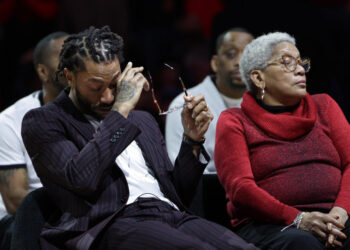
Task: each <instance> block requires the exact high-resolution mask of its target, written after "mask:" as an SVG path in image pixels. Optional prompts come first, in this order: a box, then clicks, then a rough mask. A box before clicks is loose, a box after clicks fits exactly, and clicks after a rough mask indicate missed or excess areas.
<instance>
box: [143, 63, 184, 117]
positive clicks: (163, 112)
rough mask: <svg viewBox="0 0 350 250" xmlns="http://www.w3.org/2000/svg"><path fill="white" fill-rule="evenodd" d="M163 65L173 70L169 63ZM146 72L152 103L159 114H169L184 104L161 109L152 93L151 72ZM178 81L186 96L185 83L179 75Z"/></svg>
mask: <svg viewBox="0 0 350 250" xmlns="http://www.w3.org/2000/svg"><path fill="white" fill-rule="evenodd" d="M164 65H165V66H166V67H167V68H169V69H171V70H175V69H174V68H173V67H171V66H170V65H169V64H167V63H164ZM147 74H148V78H149V80H150V85H151V91H152V99H153V102H154V104H155V105H156V107H157V109H158V111H159V115H167V114H169V113H171V112H174V111H176V110H179V109H182V108H183V107H184V106H185V104H183V105H181V106H175V107H172V108H170V109H168V110H166V111H163V110H162V109H161V108H160V106H159V103H158V101H157V98H156V95H155V94H154V89H153V80H152V76H151V74H150V72H149V71H147ZM179 81H180V83H181V86H182V89H183V91H184V92H185V95H186V96H187V95H188V94H187V89H186V87H185V84H184V82H183V80H182V78H181V77H180V76H179Z"/></svg>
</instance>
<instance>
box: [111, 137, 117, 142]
mask: <svg viewBox="0 0 350 250" xmlns="http://www.w3.org/2000/svg"><path fill="white" fill-rule="evenodd" d="M109 141H110V142H116V141H117V139H115V138H111V139H110V140H109Z"/></svg>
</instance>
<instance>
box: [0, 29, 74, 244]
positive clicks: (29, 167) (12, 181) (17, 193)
mask: <svg viewBox="0 0 350 250" xmlns="http://www.w3.org/2000/svg"><path fill="white" fill-rule="evenodd" d="M66 38H67V34H66V33H64V32H55V33H51V34H49V35H48V36H46V37H44V38H43V39H42V40H41V41H40V42H39V43H38V44H37V45H36V47H35V50H34V58H33V59H34V66H35V69H36V71H37V73H38V76H39V78H40V80H41V82H42V85H43V88H42V90H40V91H36V92H34V93H32V94H30V95H28V96H26V97H23V98H22V99H20V100H18V101H17V102H16V103H14V104H13V105H12V106H10V107H8V108H7V109H5V110H4V111H3V112H2V113H1V114H0V192H1V196H0V249H7V248H9V241H10V235H11V233H10V231H8V230H9V226H10V225H11V223H12V221H13V219H14V217H13V215H14V214H15V213H16V211H17V208H18V206H19V204H20V203H21V201H22V200H23V198H24V197H25V196H26V195H27V194H28V193H29V192H30V191H32V190H34V189H36V188H39V187H41V186H42V185H41V182H40V180H39V178H38V176H37V175H36V173H35V171H34V167H33V164H32V162H31V159H30V157H29V155H28V153H27V151H26V149H25V146H24V144H23V141H22V136H21V125H22V119H23V117H24V115H25V114H26V113H27V112H28V111H29V110H31V109H33V108H37V107H40V106H41V105H43V104H46V103H48V102H50V101H52V100H54V99H55V98H56V96H57V95H58V93H59V92H60V91H61V90H63V88H64V87H66V82H65V81H62V80H60V81H58V79H56V75H55V72H56V69H57V66H58V58H59V53H60V50H61V47H62V44H63V41H64V40H65V39H66Z"/></svg>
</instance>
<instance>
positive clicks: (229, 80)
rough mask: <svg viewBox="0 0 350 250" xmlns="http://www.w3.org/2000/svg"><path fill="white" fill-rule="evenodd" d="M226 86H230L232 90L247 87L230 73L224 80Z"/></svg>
mask: <svg viewBox="0 0 350 250" xmlns="http://www.w3.org/2000/svg"><path fill="white" fill-rule="evenodd" d="M224 83H225V85H227V86H229V87H230V88H232V89H245V88H246V85H245V84H244V82H243V81H242V80H241V79H237V78H235V77H233V73H232V72H230V73H229V74H227V75H226V76H225V78H224Z"/></svg>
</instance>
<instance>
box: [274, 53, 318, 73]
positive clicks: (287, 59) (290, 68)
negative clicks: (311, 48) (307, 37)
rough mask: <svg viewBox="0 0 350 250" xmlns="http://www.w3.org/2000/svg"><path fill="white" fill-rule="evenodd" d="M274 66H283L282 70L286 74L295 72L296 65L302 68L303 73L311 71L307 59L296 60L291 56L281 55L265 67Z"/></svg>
mask: <svg viewBox="0 0 350 250" xmlns="http://www.w3.org/2000/svg"><path fill="white" fill-rule="evenodd" d="M274 64H277V65H278V64H282V65H284V68H285V70H286V71H287V72H294V71H295V70H296V68H297V65H298V64H299V65H300V66H301V67H303V68H304V70H305V73H307V72H309V71H310V69H311V65H310V59H308V58H305V59H300V58H298V59H297V58H295V57H294V56H291V55H283V56H281V57H280V58H278V59H276V60H273V61H271V62H268V63H267V66H269V65H274Z"/></svg>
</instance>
